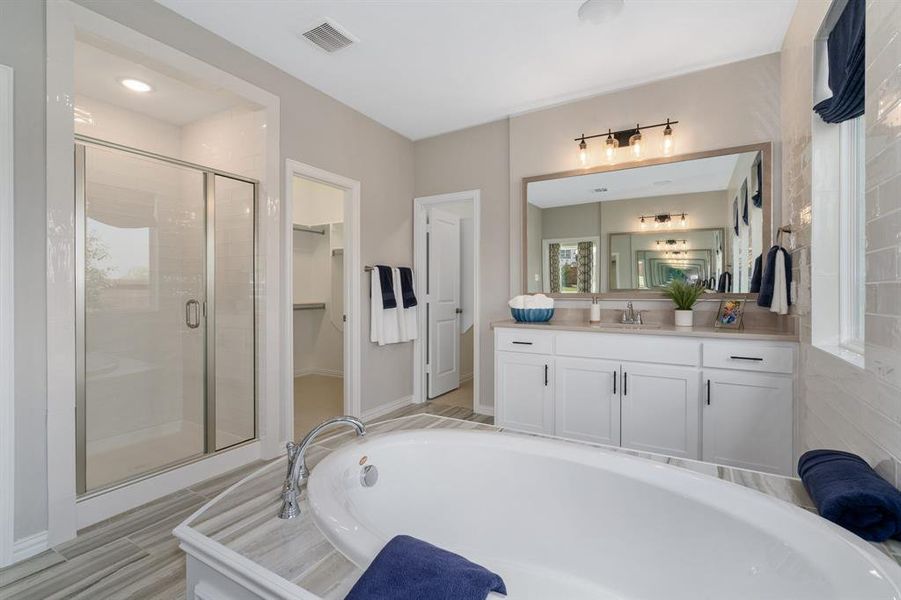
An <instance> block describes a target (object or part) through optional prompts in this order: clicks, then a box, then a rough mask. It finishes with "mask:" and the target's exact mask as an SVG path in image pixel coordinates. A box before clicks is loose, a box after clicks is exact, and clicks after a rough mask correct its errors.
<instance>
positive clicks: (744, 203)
mask: <svg viewBox="0 0 901 600" xmlns="http://www.w3.org/2000/svg"><path fill="white" fill-rule="evenodd" d="M741 198H742V200H741V220H742V221H743V222H744V224H745V225H750V224H751V218H750V216H748V180H747V179H745V180H744V181H743V182H742V183H741Z"/></svg>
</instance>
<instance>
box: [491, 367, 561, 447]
mask: <svg viewBox="0 0 901 600" xmlns="http://www.w3.org/2000/svg"><path fill="white" fill-rule="evenodd" d="M553 363H554V358H553V357H552V356H544V355H541V354H525V353H519V352H497V353H495V366H494V372H495V377H497V380H496V381H495V401H496V409H497V415H496V417H497V424H498V425H499V426H501V427H507V428H510V429H516V430H519V431H528V432H532V433H547V434H551V435H552V434H553V433H554V387H553V381H554V364H553Z"/></svg>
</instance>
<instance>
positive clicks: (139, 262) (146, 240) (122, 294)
mask: <svg viewBox="0 0 901 600" xmlns="http://www.w3.org/2000/svg"><path fill="white" fill-rule="evenodd" d="M150 237H151V235H150V228H149V227H115V226H113V225H107V224H106V223H103V222H101V221H97V220H95V219H91V218H88V219H87V228H86V231H85V308H86V309H87V310H89V311H101V310H103V311H117V312H118V311H136V310H147V309H150V308H152V307H153V305H154V301H153V293H152V288H153V286H152V282H151V264H150V260H151V256H150V245H151V239H150Z"/></svg>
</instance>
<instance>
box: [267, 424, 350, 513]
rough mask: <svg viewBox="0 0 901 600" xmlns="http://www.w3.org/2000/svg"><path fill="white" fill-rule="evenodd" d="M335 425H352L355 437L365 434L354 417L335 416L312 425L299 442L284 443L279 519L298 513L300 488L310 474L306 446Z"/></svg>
mask: <svg viewBox="0 0 901 600" xmlns="http://www.w3.org/2000/svg"><path fill="white" fill-rule="evenodd" d="M336 425H349V426H350V427H353V428H354V430H355V431H356V432H357V437H363V436H364V435H366V426H365V425H364V424H363V422H362V421H361V420H359V419H357V418H356V417H350V416H344V417H335V418H333V419H329V420H328V421H323V422H322V423H320V424H319V425H317V426H316V427H314V428H313V429H312V430H311V431H310V432H309V433H308V434H307V435H305V436H304V438H303V439H302V440H301V442H300V444H295V443H294V442H288V444H287V445H286V448H287V450H288V474H287V477H285V483H284V485H283V486H282V508H281V510H280V511H279V512H278V518H279V519H293V518H294V517H296V516H297V515H299V514H300V488H301V487H302V485H303V484H305V483H306V481H307V478H309V476H310V470H309V469H307V462H306V451H307V448H308V447H309V446H310V444H312V443H313V440H314V439H316V437H318V436H319V434H320V433H322V432H323V431H324V430H326V429H330V428H332V427H334V426H336Z"/></svg>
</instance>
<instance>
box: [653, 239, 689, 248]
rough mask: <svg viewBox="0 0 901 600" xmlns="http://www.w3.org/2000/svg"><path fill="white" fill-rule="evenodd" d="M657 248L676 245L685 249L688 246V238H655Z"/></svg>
mask: <svg viewBox="0 0 901 600" xmlns="http://www.w3.org/2000/svg"><path fill="white" fill-rule="evenodd" d="M656 243H657V249H658V250H660V249H661V247H663V248H665V249H667V250H669V249H670V248H671V247H673V248H675V247H676V246H678V247H679V248H682V249H683V250H685V249H686V248H688V240H657V242H656Z"/></svg>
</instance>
